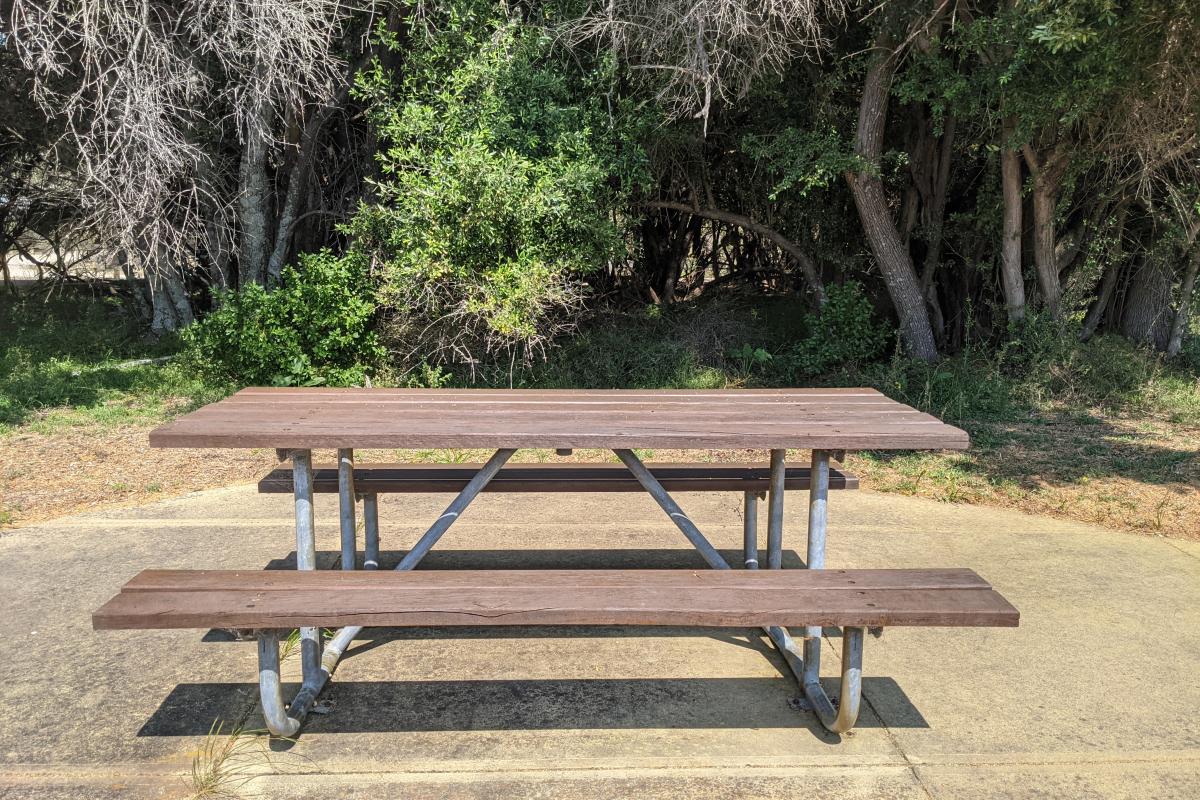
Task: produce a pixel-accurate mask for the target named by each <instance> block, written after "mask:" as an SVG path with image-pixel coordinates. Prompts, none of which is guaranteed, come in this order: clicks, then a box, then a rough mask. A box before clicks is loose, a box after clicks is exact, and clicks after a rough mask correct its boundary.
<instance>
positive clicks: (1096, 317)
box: [1079, 202, 1129, 342]
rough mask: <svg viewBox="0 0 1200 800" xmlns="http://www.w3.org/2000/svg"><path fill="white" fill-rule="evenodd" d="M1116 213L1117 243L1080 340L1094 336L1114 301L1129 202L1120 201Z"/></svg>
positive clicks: (1080, 332)
mask: <svg viewBox="0 0 1200 800" xmlns="http://www.w3.org/2000/svg"><path fill="white" fill-rule="evenodd" d="M1115 215H1116V218H1115V220H1114V228H1115V230H1116V244H1114V245H1113V249H1112V252H1110V253H1109V254H1108V264H1106V265H1105V267H1104V277H1103V278H1101V279H1100V293H1099V294H1098V295H1097V296H1096V299H1095V301H1093V303H1092V307H1091V308H1089V309H1088V313H1087V316H1086V317H1084V319H1083V327H1082V328H1081V329H1080V331H1079V340H1080V341H1082V342H1086V341H1087V340H1088V339H1090V338H1092V336H1093V335H1095V333H1096V329H1097V328H1099V327H1100V323H1101V322H1102V321H1103V320H1104V312H1105V310H1106V309H1107V308H1108V304H1109V303H1110V302H1112V296H1113V291H1114V290H1116V288H1117V278H1118V277H1120V275H1121V266H1122V264H1123V263H1124V260H1125V247H1124V236H1125V219H1126V218H1127V217H1128V216H1129V203H1128V202H1121V203H1119V204H1118V205H1117V208H1116V211H1115Z"/></svg>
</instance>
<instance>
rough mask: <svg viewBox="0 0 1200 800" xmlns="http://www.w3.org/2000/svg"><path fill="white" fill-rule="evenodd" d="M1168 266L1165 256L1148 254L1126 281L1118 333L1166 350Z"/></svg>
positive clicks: (1169, 326) (1169, 331)
mask: <svg viewBox="0 0 1200 800" xmlns="http://www.w3.org/2000/svg"><path fill="white" fill-rule="evenodd" d="M1172 277H1173V276H1172V275H1171V267H1170V264H1168V263H1167V260H1166V259H1164V258H1159V257H1157V256H1152V257H1151V258H1148V259H1147V260H1146V261H1145V262H1144V263H1143V264H1142V266H1141V268H1140V269H1139V270H1137V271H1136V272H1135V273H1134V274H1133V277H1132V278H1131V279H1130V281H1129V290H1128V293H1127V294H1126V296H1125V312H1124V314H1122V316H1121V333H1123V334H1124V335H1125V336H1126V337H1128V338H1130V339H1132V340H1133V341H1135V342H1138V343H1139V344H1146V345H1150V346H1151V347H1153V348H1154V349H1155V350H1165V349H1166V348H1167V340H1168V338H1169V337H1170V333H1171V279H1172Z"/></svg>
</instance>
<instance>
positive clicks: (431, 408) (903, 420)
mask: <svg viewBox="0 0 1200 800" xmlns="http://www.w3.org/2000/svg"><path fill="white" fill-rule="evenodd" d="M150 443H151V445H152V446H155V447H263V448H278V449H288V448H298V449H310V448H316V447H355V448H366V447H370V448H411V449H429V448H500V447H515V448H523V447H552V448H576V447H578V448H583V447H596V448H606V449H611V448H663V447H666V448H678V449H716V448H755V449H776V448H820V449H829V450H842V449H854V450H857V449H943V448H945V449H962V448H965V447H966V446H967V444H968V438H967V435H966V433H964V432H963V431H961V430H959V429H958V428H954V427H952V426H950V425H946V424H945V423H942V422H941V421H939V420H938V419H936V418H935V417H932V416H930V415H928V414H924V413H922V412H919V411H917V410H916V409H913V408H910V407H909V406H906V405H903V404H901V403H898V402H896V401H894V400H890V399H888V398H887V397H885V396H884V395H882V394H880V393H879V392H876V391H874V390H872V389H841V390H834V389H788V390H774V389H772V390H737V391H723V392H714V391H711V390H697V391H675V390H671V391H662V392H646V391H623V390H597V391H590V390H557V391H551V390H536V391H530V390H515V391H508V390H489V389H480V390H463V389H453V390H437V389H430V390H422V389H324V388H322V389H272V388H254V389H246V390H243V391H241V392H238V393H237V394H235V395H234V396H232V397H230V398H228V399H226V400H223V401H221V402H219V403H215V404H213V405H210V406H206V407H205V408H203V409H200V410H199V411H195V412H193V413H191V414H188V415H186V416H184V417H181V418H180V419H178V420H175V421H174V422H171V423H168V424H167V425H164V426H162V427H160V428H158V429H156V430H155V431H153V432H152V433H151V434H150Z"/></svg>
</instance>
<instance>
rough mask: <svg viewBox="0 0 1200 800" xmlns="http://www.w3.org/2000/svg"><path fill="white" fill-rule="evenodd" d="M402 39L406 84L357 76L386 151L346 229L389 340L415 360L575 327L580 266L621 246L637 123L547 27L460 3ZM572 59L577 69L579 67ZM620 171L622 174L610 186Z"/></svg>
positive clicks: (392, 77) (523, 341)
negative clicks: (618, 115) (561, 53)
mask: <svg viewBox="0 0 1200 800" xmlns="http://www.w3.org/2000/svg"><path fill="white" fill-rule="evenodd" d="M430 14H431V17H430V18H429V19H430V20H432V21H431V22H430V28H429V30H427V31H426V35H425V36H420V37H413V38H412V39H411V40H405V41H404V42H403V43H399V42H395V41H391V40H389V44H390V45H391V46H393V47H396V48H402V49H403V50H404V53H405V59H406V66H405V69H404V71H403V73H402V76H401V77H399V78H398V77H397V75H396V74H395V73H393V72H391V71H389V70H385V69H383V68H382V67H380V66H378V65H376V66H375V67H374V68H372V69H369V70H367V71H365V72H364V73H362V74H361V75H360V76H359V78H358V84H357V93H358V96H359V98H360V99H361V100H363V101H364V102H365V103H366V105H367V107H368V110H369V115H370V119H371V121H372V123H373V127H374V130H375V133H376V135H377V136H378V137H379V139H380V141H381V143H382V145H381V147H380V149H379V151H378V153H377V154H376V161H377V163H378V165H379V170H380V174H381V177H380V178H379V179H378V180H377V181H376V182H375V186H374V194H375V200H374V202H372V203H370V204H367V205H364V206H363V207H362V208H360V209H359V211H358V213H356V214H355V216H354V218H353V219H352V220H351V221H350V222H349V223H348V225H347V226H346V230H347V232H348V233H349V234H350V235H351V236H352V237H353V238H354V241H355V248H356V249H358V250H360V251H362V252H367V253H370V254H371V256H372V258H373V259H374V263H376V264H377V265H378V266H379V270H380V273H379V274H380V279H381V281H382V286H381V289H380V301H381V302H382V303H383V304H384V305H385V306H387V307H388V308H389V309H390V310H392V311H394V312H395V313H394V314H389V315H388V325H387V326H386V327H385V329H384V335H385V336H386V337H387V339H388V341H389V343H390V344H394V345H395V346H394V349H395V350H396V351H397V352H398V353H400V358H401V362H402V363H400V364H398V367H399V368H401V369H409V368H411V366H412V363H411V361H410V359H409V357H407V356H406V354H408V353H411V354H412V356H411V358H412V359H415V360H418V361H419V360H426V361H431V362H435V363H437V362H445V361H451V360H460V361H470V360H472V359H477V358H480V357H486V356H487V355H488V354H490V353H493V352H496V351H502V352H505V353H507V352H509V348H513V347H516V348H518V349H520V350H522V351H524V352H525V353H526V354H530V353H532V352H536V351H538V350H539V349H540V346H541V345H543V344H544V343H545V342H547V341H548V340H550V339H552V338H553V337H554V336H555V335H556V334H558V333H560V332H562V331H565V330H568V329H570V328H571V327H572V326H573V323H574V319H575V315H576V314H577V313H578V312H579V310H580V308H581V307H582V305H583V302H584V299H585V296H586V294H587V285H586V283H585V281H586V278H587V276H588V275H589V274H591V273H594V272H595V271H597V270H598V269H601V268H602V267H604V265H606V264H609V263H612V262H614V261H617V260H619V259H620V258H621V257H623V256H624V253H625V240H624V229H623V227H622V226H623V225H625V224H627V222H625V221H624V220H626V219H627V217H625V216H622V215H621V214H619V213H618V210H619V209H623V208H625V207H626V206H627V205H628V202H629V201H628V197H627V191H628V190H627V189H622V188H619V187H622V186H625V185H626V184H627V183H629V182H631V181H635V180H636V179H637V176H639V175H640V172H641V170H642V160H643V157H642V155H641V152H640V149H639V148H637V147H636V145H632V144H631V142H632V141H634V140H635V138H636V137H635V135H634V132H633V131H631V130H627V129H624V128H621V127H619V123H618V122H614V121H613V120H612V119H611V118H610V115H609V111H610V110H611V109H610V108H609V107H608V105H607V104H606V103H605V102H603V98H601V97H600V96H599V95H597V94H595V92H594V90H595V88H596V87H595V82H597V81H601V80H606V79H607V78H608V74H609V70H610V69H611V65H610V66H608V67H606V66H605V65H603V64H589V65H581V66H582V68H581V69H577V68H574V67H572V66H571V65H569V64H564V62H563V61H562V60H561V58H559V57H557V55H556V51H555V49H554V47H555V46H554V41H553V39H552V37H551V36H550V35H549V34H547V33H546V32H545V31H544V30H542V29H541V28H539V27H537V26H534V25H529V24H525V23H522V22H519V21H516V20H510V19H507V18H506V17H505V16H504V15H503V14H502V13H501V12H500V11H499V10H498V9H497V8H496V7H495V4H494V3H489V2H479V0H458V2H456V3H451V4H449V5H448V6H447V7H446V8H445V9H442V10H440V11H435V10H433V9H431V10H430ZM574 63H575V62H571V64H574ZM618 176H620V177H621V178H622V179H623V180H618Z"/></svg>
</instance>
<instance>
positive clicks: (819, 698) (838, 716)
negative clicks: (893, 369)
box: [613, 450, 866, 733]
mask: <svg viewBox="0 0 1200 800" xmlns="http://www.w3.org/2000/svg"><path fill="white" fill-rule="evenodd" d="M613 452H615V453H616V454H617V457H618V458H620V459H621V461H622V463H624V464H625V466H626V467H628V468H629V471H630V472H632V473H633V475H634V477H635V478H637V480H638V482H639V483H640V484H641V485H642V488H643V489H645V490H646V491H647V492H648V493H649V494H650V496H651V497H653V498H654V499H655V501H657V502H658V505H659V506H660V507H661V508H662V510H663V511H665V512H666V513H667V516H669V517H670V518H671V521H672V522H674V523H675V525H676V527H678V528H679V530H680V531H681V532H682V533H683V535H684V536H686V537H687V538H688V541H690V542H691V543H692V545H693V546H694V547H695V548H696V550H698V551H699V552H700V555H701V556H702V557H703V558H704V560H705V561H706V562H708V565H709V566H710V567H712V568H713V569H729V568H730V566H729V563H728V562H727V561H725V559H724V558H722V557H721V554H720V553H718V552H717V550H716V548H714V547H713V546H712V544H711V543H710V542H709V541H708V539H706V538H705V537H704V534H702V533H701V532H700V529H699V528H697V527H696V524H695V523H694V522H692V521H691V519H689V518H688V516H687V514H685V513H684V512H683V509H681V508H680V507H679V504H678V503H676V502H675V500H674V499H673V498H672V497H671V495H670V494H669V493H668V492H667V490H666V489H664V488H663V486H662V484H661V483H659V482H658V479H657V478H655V477H654V475H653V474H652V473H651V472H650V470H648V469H647V468H646V466H645V465H644V464H643V463H642V462H641V459H639V458H638V457H637V455H636V454H635V453H634V452H633V451H632V450H614V451H613ZM786 453H787V451H785V450H772V451H771V487H770V494H769V497H768V502H767V566H768V567H769V568H770V569H781V568H782V567H783V495H784V485H785V478H786V474H787V473H786V464H785V460H786V459H785V456H786ZM828 499H829V453H828V452H827V451H824V450H814V451H813V453H812V473H811V484H810V488H809V505H808V556H807V559H806V563H805V566H806V567H807V568H808V569H824V567H825V531H826V527H827V521H828V516H827V507H826V506H827V503H828ZM745 501H746V519H745V521H744V528H743V533H744V537H745V538H744V544H743V550H744V558H745V563H746V566H747V568H748V569H755V568H757V566H758V558H757V556H758V544H757V536H758V534H757V522H758V520H757V517H758V512H757V504H756V502H755V497H754V494H753V493H752V492H747V493H746V495H745ZM765 631H766V633H767V635H768V636H769V637H770V638H771V641H772V642H773V643H774V644H775V647H776V648H777V649H778V650H779V652H780V653H781V654H782V655H783V658H784V661H785V662H786V663H787V665H788V668H789V669H791V671H792V673H793V674H794V675H795V676H796V680H797V681H798V682H799V683H800V686H801V688H802V689H803V691H804V696H805V698H806V699H807V700H808V702H809V705H811V706H812V709H813V711H814V712H815V713H816V714H817V717H818V718H819V719H820V720H821V724H822V725H824V726H825V727H826V728H828V729H829V730H830V731H831V732H833V733H845V732H846V731H848V730H850V729H851V728H852V727H854V723H855V722H856V721H857V719H858V711H859V707H860V705H861V702H862V651H863V637H864V634H865V632H866V631H865V629H864V628H858V627H847V628H843V629H842V684H841V693H840V695H839V697H838V704H837V705H836V706H835V705H834V703H833V701H832V700H830V698H829V695H828V694H826V693H825V689H824V688H823V687H822V686H821V677H820V675H821V642H822V638H821V637H822V630H821V628H820V626H812V627H809V628H806V629H805V633H804V648H803V652H801V650H800V648H798V647H797V646H796V643H795V641H794V640H793V639H792V637H791V636H790V635H789V634H788V632H787V631H786V630H784V629H783V628H782V627H779V626H770V627H768V628H765Z"/></svg>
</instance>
